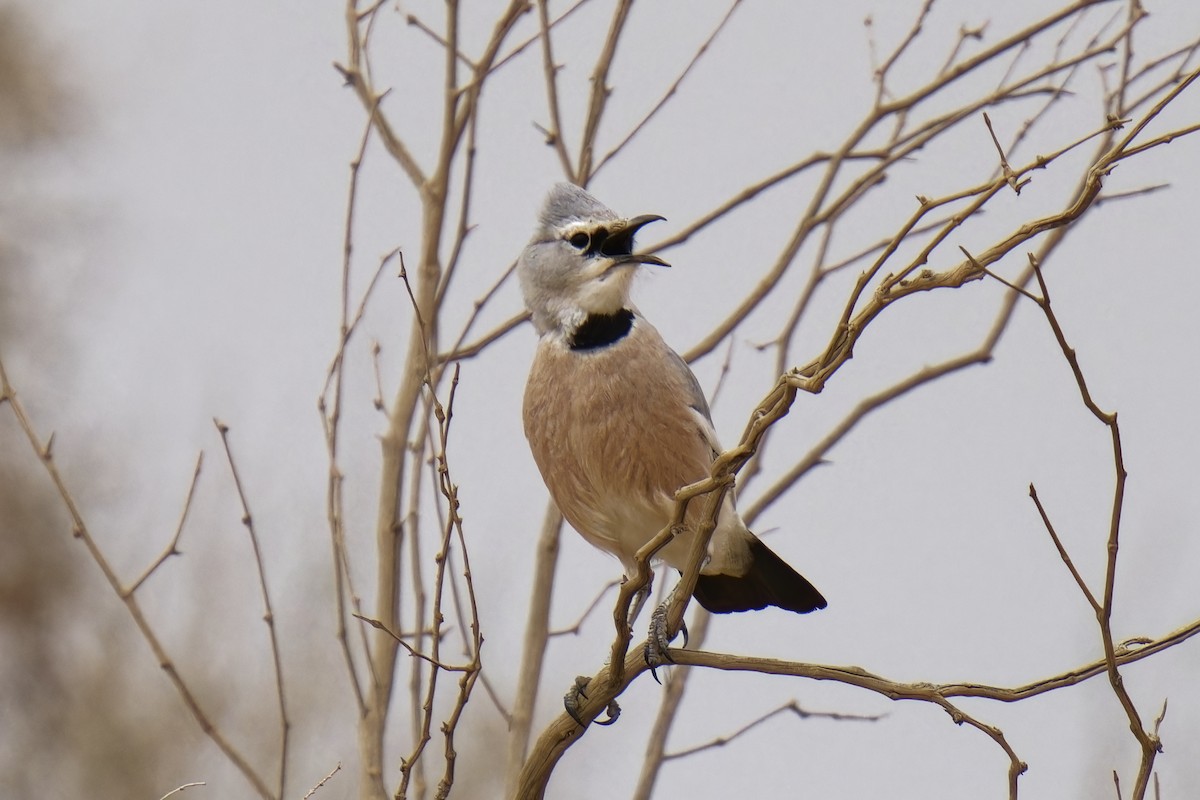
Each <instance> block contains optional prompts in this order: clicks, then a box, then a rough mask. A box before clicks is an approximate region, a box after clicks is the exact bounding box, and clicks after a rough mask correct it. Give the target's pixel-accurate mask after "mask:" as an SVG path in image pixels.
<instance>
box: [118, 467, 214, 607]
mask: <svg viewBox="0 0 1200 800" xmlns="http://www.w3.org/2000/svg"><path fill="white" fill-rule="evenodd" d="M203 465H204V451H203V450H201V451H200V453H199V454H198V455H197V456H196V468H195V469H194V470H192V481H191V483H189V484H188V490H187V497H185V498H184V500H183V511H182V512H181V513H180V515H179V524H178V525H176V526H175V535H174V536H172V537H171V541H170V542H169V543H168V544H167V547H166V549H165V550H163V551H162V553H161V554H160V555H159V556H158V558H156V559H154V561H153V563H151V564H150V566H148V567H146V571H145V572H143V573H142V574H141V575H140V576H139V577H138V578H137V580H135V581H134V582H133V583H132V584H130V585H129V587H128V588H127V589H125V591H124V594H126V595H131V594H133V593H134V592H136V591H137V590H138V589H139V588H141V586H142V584H143V583H145V582H146V579H147V578H149V577H150V576H151V575H153V574H154V571H155V570H156V569H158V568H159V567H160V566H162V564H163V562H164V561H166V560H167V559H168V558H170V557H171V556H178V555H182V553H181V552H180V550H179V539H180V538H181V537H182V536H183V526H184V523H186V522H187V518H188V512H189V511H191V509H192V497H194V496H195V494H196V484H197V483H198V482H199V481H200V468H201V467H202V466H203Z"/></svg>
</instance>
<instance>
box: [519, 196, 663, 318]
mask: <svg viewBox="0 0 1200 800" xmlns="http://www.w3.org/2000/svg"><path fill="white" fill-rule="evenodd" d="M661 219H663V218H662V217H660V216H657V215H655V214H647V215H644V216H640V217H632V218H624V217H619V216H617V215H616V214H615V213H613V211H612V210H611V209H609V208H608V207H607V206H605V205H603V204H602V203H601V202H600V201H599V200H597V199H596V198H594V197H592V196H591V195H590V194H588V193H587V192H585V191H584V190H583V189H580V188H579V187H578V186H573V185H572V184H569V183H559V184H555V186H554V188H552V189H551V190H550V194H548V195H547V196H546V202H545V204H544V205H543V206H542V213H541V214H540V215H539V216H538V227H537V230H536V231H535V232H534V234H533V238H532V239H531V240H530V242H529V244H528V245H526V247H525V250H524V251H523V252H522V253H521V258H520V259H519V260H518V261H517V277H518V278H520V281H521V291H522V293H523V294H524V295H525V306H526V307H527V308H528V309H529V311H530V312H531V313H532V314H533V325H534V327H535V328H537V332H538V333H539V334H543V333H546V332H547V331H557V332H559V333H562V334H570V333H572V332H573V331H574V330H575V329H576V328H577V327H578V326H579V325H580V324H581V323H582V322H583V320H584V319H585V318H586V317H587V316H588V314H613V313H616V312H617V311H620V310H621V309H622V308H625V307H627V306H628V305H629V285H630V283H631V282H632V280H633V273H634V269H635V268H636V267H637V266H638V265H639V264H658V265H660V266H664V267H665V266H668V264H667V262H665V261H663V260H662V259H661V258H658V257H657V256H652V255H639V254H636V253H634V252H633V237H634V234H636V233H637V232H638V230H639V229H640V228H641V227H642V226H643V225H646V224H648V223H651V222H654V221H655V220H661Z"/></svg>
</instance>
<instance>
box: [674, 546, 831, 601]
mask: <svg viewBox="0 0 1200 800" xmlns="http://www.w3.org/2000/svg"><path fill="white" fill-rule="evenodd" d="M750 554H751V555H752V556H753V562H752V563H751V565H750V569H749V570H748V571H747V572H746V574H745V575H741V576H733V575H701V576H700V577H699V579H698V580H697V581H696V591H695V592H694V593H693V595H692V596H693V597H695V598H696V600H697V601H698V602H699V603H700V605H702V606H704V607H705V608H706V609H708V610H709V611H711V612H712V613H714V614H728V613H730V612H733V611H757V610H758V609H760V608H766V607H767V606H777V607H778V608H783V609H786V610H788V611H795V612H796V613H797V614H807V613H808V612H810V611H815V610H817V609H818V608H824V607H825V606H826V602H825V598H824V597H822V596H821V593H820V592H819V591H817V589H816V587H815V586H813V585H812V584H811V583H809V582H808V581H807V580H806V579H805V578H804V576H803V575H801V574H800V573H798V572H796V570H794V569H792V568H791V567H790V566H788V563H787V562H786V561H784V560H783V559H782V558H780V557H779V556H777V555H775V553H774V551H772V550H771V548H769V547H767V546H766V545H765V544H763V543H762V541H761V540H759V538H758V537H753V538H752V539H751V541H750Z"/></svg>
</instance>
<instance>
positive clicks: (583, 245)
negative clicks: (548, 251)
mask: <svg viewBox="0 0 1200 800" xmlns="http://www.w3.org/2000/svg"><path fill="white" fill-rule="evenodd" d="M567 241H569V242H570V243H571V246H572V247H574V248H575V249H576V250H586V249H587V246H588V243H589V242H590V241H591V239H590V238H589V237H588V235H587V234H586V233H582V232H580V233H577V234H575V235H574V236H572V237H571V238H570V239H568V240H567Z"/></svg>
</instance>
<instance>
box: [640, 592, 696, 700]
mask: <svg viewBox="0 0 1200 800" xmlns="http://www.w3.org/2000/svg"><path fill="white" fill-rule="evenodd" d="M677 591H679V584H676V585H675V588H674V589H672V590H671V593H670V594H669V595H667V599H666V600H664V601H663V602H662V605H660V606H658V607H657V608H655V609H654V613H653V614H651V615H650V634H649V636H647V638H646V648H645V650H643V651H642V655H643V657H644V658H645V659H646V664H647V665H648V666H649V667H650V674H651V675H652V676H654V680H655V681H657V682H658V683H662V681H660V680H658V672H657V671H656V670H655V668H656V667H661V666H662V665H663V664H673V663H674V661H673V660H672V658H671V654H670V652H669V648H670V646H671V640H672V639H674V638H675V636H673V635H672V634H671V631H670V630H669V629H668V626H667V611H668V610H669V609H670V608H671V601H672V600H674V599H675V592H677ZM679 633H682V634H683V646H684V647H687V641H688V632H687V625H686V624H685V623H684V622H683V621H682V620H680V622H679ZM676 635H678V634H676Z"/></svg>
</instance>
